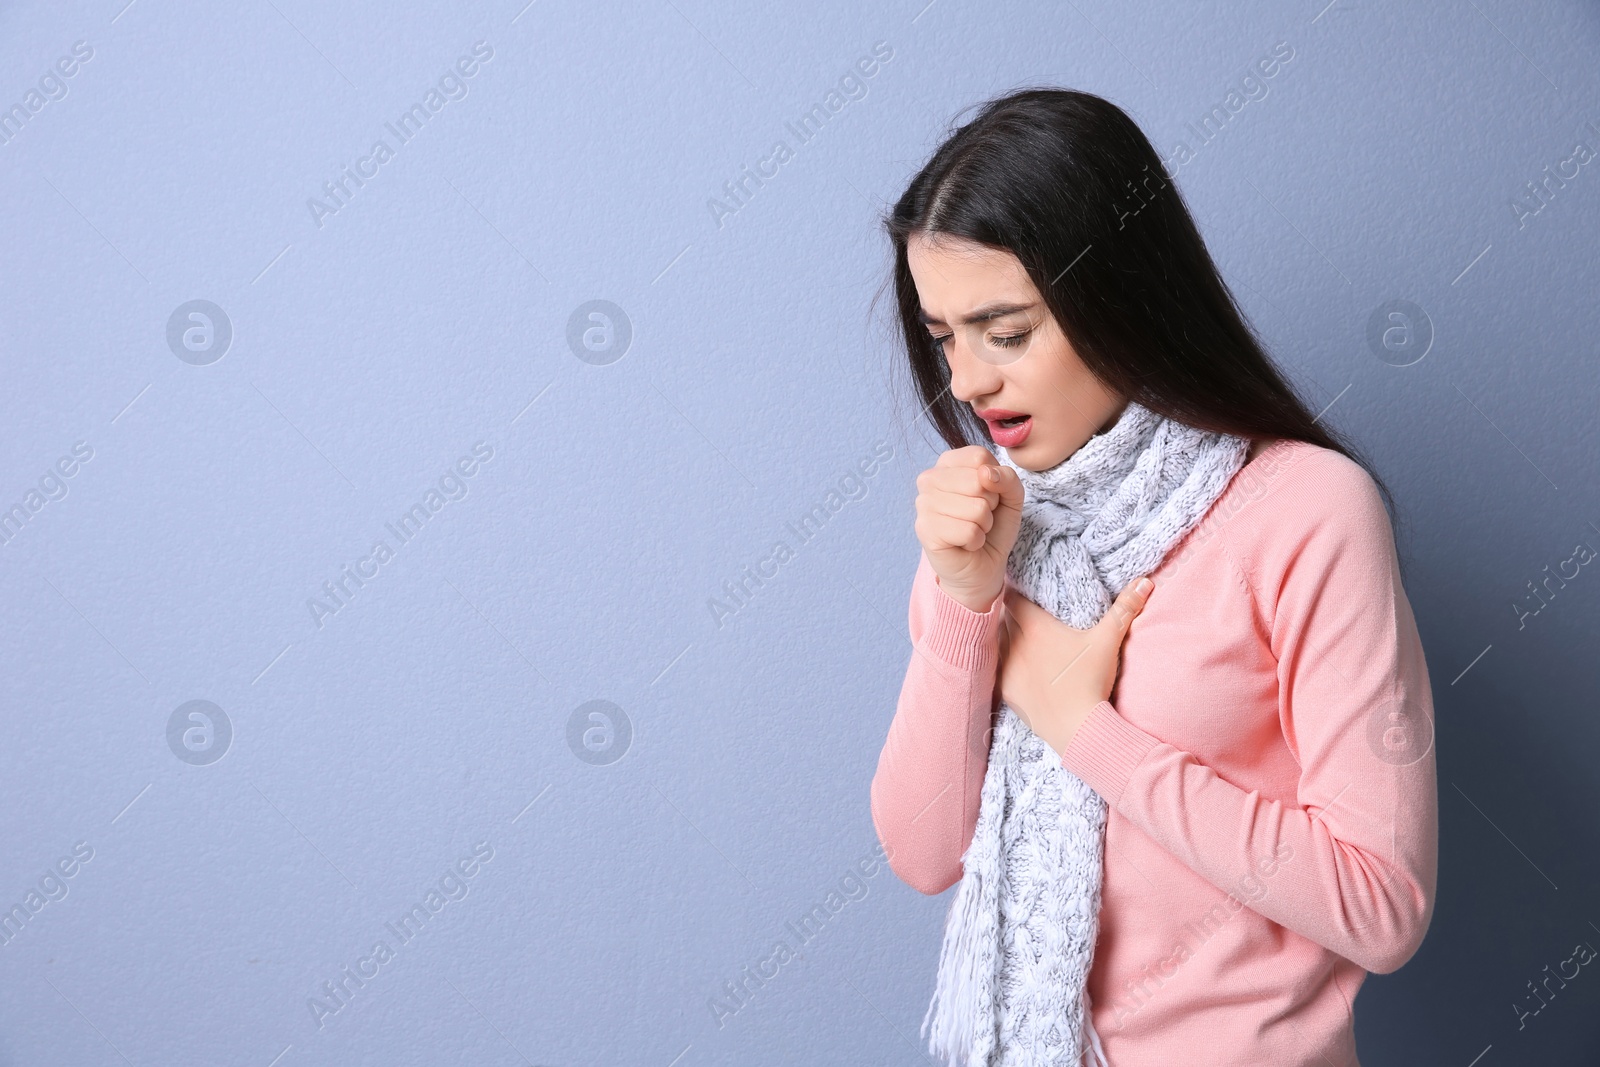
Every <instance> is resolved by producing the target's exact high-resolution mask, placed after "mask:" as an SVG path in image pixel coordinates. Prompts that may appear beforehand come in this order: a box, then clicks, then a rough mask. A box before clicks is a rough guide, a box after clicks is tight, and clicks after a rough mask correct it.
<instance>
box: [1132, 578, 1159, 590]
mask: <svg viewBox="0 0 1600 1067" xmlns="http://www.w3.org/2000/svg"><path fill="white" fill-rule="evenodd" d="M1134 584H1135V585H1137V586H1138V587H1139V592H1141V593H1148V592H1149V591H1150V590H1152V589H1154V588H1155V585H1156V583H1154V582H1152V581H1151V580H1150V579H1148V578H1140V579H1139V580H1138V581H1137V582H1135V583H1134Z"/></svg>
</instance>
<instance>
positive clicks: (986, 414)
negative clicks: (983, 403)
mask: <svg viewBox="0 0 1600 1067" xmlns="http://www.w3.org/2000/svg"><path fill="white" fill-rule="evenodd" d="M973 414H975V415H977V416H978V418H980V419H982V420H983V421H984V422H999V421H1000V420H1001V419H1014V418H1016V417H1017V416H1019V415H1026V414H1027V412H1026V411H1007V410H1006V409H1005V408H985V409H984V410H982V411H975V412H973Z"/></svg>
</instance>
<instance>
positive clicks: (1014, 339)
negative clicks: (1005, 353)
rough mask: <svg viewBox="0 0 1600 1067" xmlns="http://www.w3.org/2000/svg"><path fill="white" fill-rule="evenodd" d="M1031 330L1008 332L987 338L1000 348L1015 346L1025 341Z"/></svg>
mask: <svg viewBox="0 0 1600 1067" xmlns="http://www.w3.org/2000/svg"><path fill="white" fill-rule="evenodd" d="M1032 332H1033V331H1032V330H1023V331H1022V332H1021V333H1010V334H1005V335H1004V336H999V335H997V336H994V337H991V338H989V340H990V341H991V342H993V343H994V344H996V345H998V346H1000V347H1001V348H1015V347H1017V346H1018V345H1020V344H1021V343H1022V342H1024V341H1026V340H1027V339H1028V335H1029V334H1030V333H1032Z"/></svg>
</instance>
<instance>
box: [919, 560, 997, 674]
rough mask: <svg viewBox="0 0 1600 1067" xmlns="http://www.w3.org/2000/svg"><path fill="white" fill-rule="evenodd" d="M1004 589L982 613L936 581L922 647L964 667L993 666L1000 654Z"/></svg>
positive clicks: (944, 659)
mask: <svg viewBox="0 0 1600 1067" xmlns="http://www.w3.org/2000/svg"><path fill="white" fill-rule="evenodd" d="M1004 597H1005V591H1004V590H1003V589H1002V590H1001V592H1000V594H999V595H998V596H996V597H995V598H994V602H993V603H991V604H990V605H989V610H988V611H985V612H982V613H979V612H976V611H973V610H972V609H971V608H969V607H967V606H966V605H965V604H962V603H961V602H960V601H958V600H956V599H955V598H954V597H952V596H950V594H948V593H946V592H945V591H944V590H943V589H941V588H940V587H939V580H938V579H937V578H935V579H934V582H933V619H932V621H931V624H930V625H929V627H928V629H927V630H926V631H925V632H924V633H923V635H922V647H923V648H924V649H925V650H926V651H927V652H929V653H931V654H932V655H934V656H937V657H938V658H939V659H940V660H943V661H944V662H945V663H948V664H950V665H951V666H952V667H956V668H958V669H960V670H964V671H977V670H981V669H984V668H987V667H990V666H992V665H993V664H994V663H995V661H996V660H998V659H999V657H1000V636H999V635H1000V613H1001V607H1000V602H1001V600H1003V599H1004Z"/></svg>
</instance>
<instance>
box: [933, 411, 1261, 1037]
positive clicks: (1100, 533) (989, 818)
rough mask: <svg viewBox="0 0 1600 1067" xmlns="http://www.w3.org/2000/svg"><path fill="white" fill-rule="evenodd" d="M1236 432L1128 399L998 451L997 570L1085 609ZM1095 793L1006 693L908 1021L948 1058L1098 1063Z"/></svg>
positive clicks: (1215, 486) (1188, 517)
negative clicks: (1043, 463) (924, 1009)
mask: <svg viewBox="0 0 1600 1067" xmlns="http://www.w3.org/2000/svg"><path fill="white" fill-rule="evenodd" d="M1249 447H1250V442H1249V441H1248V440H1246V439H1245V438H1241V437H1234V436H1232V435H1228V434H1218V433H1211V432H1208V431H1205V430H1199V429H1196V428H1194V427H1192V426H1188V425H1186V424H1184V423H1180V422H1175V421H1173V420H1171V419H1168V418H1165V417H1163V416H1161V415H1157V414H1156V413H1155V412H1153V411H1151V410H1149V409H1148V408H1146V407H1144V406H1142V405H1140V404H1137V403H1134V402H1132V401H1130V402H1129V403H1128V405H1127V407H1126V409H1125V410H1124V411H1123V413H1122V415H1121V416H1120V417H1119V418H1118V419H1117V421H1116V423H1115V424H1113V425H1112V426H1111V428H1110V429H1108V430H1106V431H1105V432H1104V433H1101V434H1097V435H1095V436H1093V437H1091V438H1089V440H1088V441H1087V442H1086V443H1085V444H1084V445H1083V446H1082V447H1081V448H1079V449H1078V450H1077V451H1076V452H1074V453H1073V454H1072V455H1070V456H1068V457H1067V458H1066V459H1064V460H1062V461H1061V462H1060V463H1058V464H1056V465H1055V466H1054V467H1051V468H1050V469H1049V470H1045V471H1039V472H1034V471H1029V470H1025V469H1023V468H1021V467H1018V466H1017V465H1016V464H1015V463H1014V462H1013V461H1012V460H1011V457H1010V456H1009V455H1007V454H1005V451H1004V450H1003V449H996V450H995V451H996V452H997V455H998V457H999V459H1000V461H1001V462H1002V463H1004V464H1006V465H1007V466H1008V467H1011V468H1012V469H1013V470H1015V471H1016V472H1017V475H1018V476H1019V477H1020V478H1021V480H1022V484H1023V487H1024V489H1025V490H1026V499H1025V503H1024V504H1023V507H1022V524H1021V529H1020V530H1019V532H1018V535H1017V542H1016V545H1015V546H1014V547H1013V548H1012V550H1011V555H1010V557H1009V558H1008V559H1007V572H1008V574H1009V576H1010V578H1011V583H1012V584H1013V585H1014V586H1016V588H1017V590H1018V591H1019V592H1021V593H1022V594H1023V595H1024V596H1026V597H1027V598H1028V599H1029V600H1032V601H1033V602H1034V603H1036V604H1038V605H1039V606H1040V607H1042V608H1044V609H1045V610H1046V611H1048V612H1050V613H1051V614H1052V615H1054V616H1055V617H1056V618H1058V619H1060V620H1061V621H1062V622H1065V623H1066V624H1067V625H1069V626H1073V627H1076V628H1078V629H1087V628H1089V627H1091V626H1093V625H1094V624H1095V623H1096V622H1098V621H1099V619H1100V617H1101V616H1102V615H1104V614H1105V613H1106V611H1107V610H1108V609H1109V608H1110V607H1111V603H1112V601H1113V600H1114V599H1115V598H1116V595H1117V594H1118V593H1120V592H1121V591H1122V589H1123V587H1125V586H1126V585H1127V584H1128V583H1129V582H1131V581H1132V580H1133V579H1135V578H1137V577H1139V576H1140V575H1144V574H1148V573H1150V572H1151V571H1153V570H1154V569H1155V568H1156V565H1157V564H1159V563H1160V562H1161V560H1162V558H1163V557H1165V556H1166V554H1167V553H1168V552H1169V551H1170V550H1171V549H1172V548H1173V547H1174V546H1175V545H1176V544H1177V543H1178V541H1179V540H1181V539H1182V537H1183V535H1184V534H1185V533H1187V532H1188V531H1189V530H1190V529H1192V528H1193V527H1194V526H1195V524H1196V523H1198V522H1199V521H1200V519H1201V517H1202V516H1204V514H1205V512H1206V510H1207V509H1208V508H1209V507H1210V506H1211V504H1212V503H1213V502H1214V501H1215V500H1216V499H1217V497H1218V496H1220V495H1221V494H1222V491H1223V489H1225V488H1226V487H1227V484H1228V481H1229V479H1231V478H1232V477H1233V475H1234V474H1235V473H1237V472H1238V470H1239V469H1240V468H1241V467H1242V466H1243V465H1244V461H1245V456H1246V453H1247V452H1248V450H1249ZM1105 824H1106V804H1105V801H1104V800H1103V799H1102V798H1101V797H1100V795H1099V794H1097V793H1096V792H1094V790H1092V789H1090V788H1089V786H1088V785H1087V784H1085V782H1084V781H1083V779H1081V778H1079V777H1078V776H1077V775H1075V774H1073V773H1072V772H1071V771H1069V770H1067V769H1066V768H1065V767H1063V766H1062V765H1061V759H1060V757H1059V756H1058V755H1057V754H1056V753H1055V751H1054V750H1052V749H1051V748H1050V747H1049V746H1048V745H1046V744H1045V743H1044V741H1042V740H1041V739H1040V738H1039V737H1038V736H1037V735H1036V734H1035V733H1034V732H1033V731H1032V730H1030V729H1028V726H1027V724H1026V723H1024V722H1023V721H1022V720H1021V719H1020V718H1019V717H1018V716H1017V714H1016V712H1015V711H1014V710H1012V708H1011V707H1010V705H1008V704H1005V703H1003V702H1002V704H1001V705H1000V719H999V722H998V725H997V726H996V727H995V731H994V738H993V741H992V743H991V745H990V749H989V766H988V770H987V771H986V772H985V774H984V777H983V792H982V800H981V802H980V805H979V809H978V822H977V827H976V829H975V830H974V831H973V835H972V843H971V844H970V845H968V847H967V851H966V853H965V854H964V855H963V856H962V857H961V861H962V865H963V873H962V878H961V885H960V887H959V888H958V889H957V890H956V897H955V899H954V901H952V903H951V908H950V913H949V916H948V918H947V920H946V923H945V932H944V943H943V946H942V947H941V949H940V953H939V974H938V981H937V984H936V986H935V989H934V995H933V1000H932V1002H931V1003H930V1004H929V1005H928V1014H927V1016H926V1017H925V1018H924V1019H923V1023H922V1033H923V1035H924V1036H927V1035H928V1032H929V1027H930V1026H931V1027H932V1031H933V1033H932V1037H931V1039H930V1040H929V1046H928V1047H929V1050H930V1051H931V1052H932V1053H933V1054H934V1055H935V1056H940V1057H943V1058H944V1059H945V1061H946V1062H947V1063H949V1064H951V1065H952V1067H1080V1065H1081V1064H1082V1063H1083V1062H1084V1057H1085V1055H1086V1053H1087V1052H1089V1051H1090V1050H1092V1051H1093V1053H1094V1057H1095V1059H1094V1061H1093V1062H1094V1063H1096V1064H1099V1065H1102V1067H1103V1065H1104V1064H1105V1053H1104V1051H1103V1050H1102V1049H1101V1047H1100V1038H1099V1035H1097V1034H1096V1033H1095V1032H1094V1026H1093V1024H1092V1023H1091V1021H1090V1016H1089V995H1088V990H1087V982H1088V975H1089V966H1090V963H1091V962H1092V960H1093V957H1094V945H1095V939H1096V937H1097V936H1098V933H1099V913H1100V883H1101V873H1102V868H1101V860H1102V853H1103V850H1104V845H1105Z"/></svg>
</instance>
